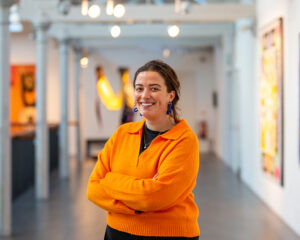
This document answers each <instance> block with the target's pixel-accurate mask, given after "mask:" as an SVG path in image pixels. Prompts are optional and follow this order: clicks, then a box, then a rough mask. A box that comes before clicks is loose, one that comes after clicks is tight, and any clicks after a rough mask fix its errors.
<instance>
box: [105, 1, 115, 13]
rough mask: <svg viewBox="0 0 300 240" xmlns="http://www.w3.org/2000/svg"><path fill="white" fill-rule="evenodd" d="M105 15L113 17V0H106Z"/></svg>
mask: <svg viewBox="0 0 300 240" xmlns="http://www.w3.org/2000/svg"><path fill="white" fill-rule="evenodd" d="M106 14H107V15H113V14H114V0H108V1H107V2H106Z"/></svg>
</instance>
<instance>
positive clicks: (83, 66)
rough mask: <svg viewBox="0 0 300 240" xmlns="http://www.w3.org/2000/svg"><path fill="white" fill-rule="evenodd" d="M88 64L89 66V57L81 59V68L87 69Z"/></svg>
mask: <svg viewBox="0 0 300 240" xmlns="http://www.w3.org/2000/svg"><path fill="white" fill-rule="evenodd" d="M88 64H89V59H88V58H87V57H83V58H81V59H80V66H81V67H82V68H87V66H88Z"/></svg>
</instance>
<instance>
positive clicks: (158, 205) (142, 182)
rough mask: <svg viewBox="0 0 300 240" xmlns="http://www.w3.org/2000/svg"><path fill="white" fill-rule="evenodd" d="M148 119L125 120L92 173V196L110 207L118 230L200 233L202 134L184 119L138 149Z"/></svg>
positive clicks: (109, 219)
mask: <svg viewBox="0 0 300 240" xmlns="http://www.w3.org/2000/svg"><path fill="white" fill-rule="evenodd" d="M143 124H144V121H141V122H135V123H128V124H124V125H122V126H120V127H119V129H118V130H117V131H116V132H115V133H114V134H113V135H112V137H111V138H110V139H109V140H108V141H107V143H106V144H105V147H104V149H103V150H102V151H101V152H100V153H99V156H98V161H97V164H96V166H95V168H94V170H93V172H92V173H91V176H90V179H89V183H88V189H87V196H88V199H89V200H90V201H92V202H93V203H95V204H96V205H98V206H99V207H101V208H103V209H105V210H107V211H108V215H107V224H108V225H109V226H110V227H112V228H114V229H117V230H119V231H122V232H127V233H130V234H134V235H141V236H169V237H172V236H174V237H175V236H178V237H195V236H198V235H199V234H200V231H199V227H198V223H197V217H198V208H197V205H196V203H195V201H194V195H193V193H192V190H193V188H194V187H195V184H196V177H197V172H198V166H199V151H198V140H197V137H196V135H195V134H194V133H193V132H192V130H191V129H190V127H189V126H188V125H187V123H186V122H185V121H184V120H180V122H179V123H177V124H176V125H175V126H174V127H173V128H171V129H170V130H169V131H167V132H166V133H164V134H162V135H159V136H157V137H156V138H155V139H154V140H153V141H152V143H151V144H150V146H149V147H148V148H147V149H146V150H145V151H144V152H142V153H141V154H140V155H139V150H140V144H141V136H142V131H143ZM137 211H139V212H137ZM140 212H141V213H140Z"/></svg>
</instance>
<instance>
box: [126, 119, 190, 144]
mask: <svg viewBox="0 0 300 240" xmlns="http://www.w3.org/2000/svg"><path fill="white" fill-rule="evenodd" d="M144 123H145V119H143V120H142V121H139V122H136V123H135V124H133V125H131V126H130V128H129V129H128V132H129V133H142V131H143V125H144ZM188 129H189V126H188V124H187V123H186V121H185V120H184V119H181V120H179V122H178V123H177V124H176V125H175V126H174V127H172V128H171V129H169V130H168V131H167V132H165V133H164V134H162V135H160V136H161V137H162V138H165V139H177V138H179V137H180V136H181V135H182V134H183V133H184V132H186V131H187V130H188Z"/></svg>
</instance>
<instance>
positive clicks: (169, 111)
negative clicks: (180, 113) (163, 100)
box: [167, 102, 173, 115]
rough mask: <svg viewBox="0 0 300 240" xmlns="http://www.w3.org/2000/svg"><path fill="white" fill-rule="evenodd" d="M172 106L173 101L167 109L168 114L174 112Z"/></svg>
mask: <svg viewBox="0 0 300 240" xmlns="http://www.w3.org/2000/svg"><path fill="white" fill-rule="evenodd" d="M172 106H173V103H172V102H169V109H168V111H167V114H168V115H169V114H171V113H172Z"/></svg>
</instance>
